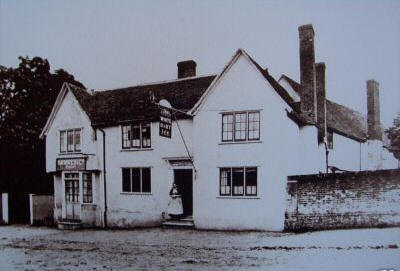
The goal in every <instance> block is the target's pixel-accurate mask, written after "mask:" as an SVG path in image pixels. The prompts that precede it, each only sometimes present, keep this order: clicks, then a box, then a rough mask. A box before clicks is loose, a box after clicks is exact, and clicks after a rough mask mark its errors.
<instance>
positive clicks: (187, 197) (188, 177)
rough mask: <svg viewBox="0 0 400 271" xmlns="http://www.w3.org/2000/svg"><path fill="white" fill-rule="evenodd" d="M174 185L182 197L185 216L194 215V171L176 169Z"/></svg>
mask: <svg viewBox="0 0 400 271" xmlns="http://www.w3.org/2000/svg"><path fill="white" fill-rule="evenodd" d="M174 183H175V184H176V186H177V188H178V192H179V193H180V194H181V196H182V205H183V215H184V216H192V215H193V173H192V169H175V170H174Z"/></svg>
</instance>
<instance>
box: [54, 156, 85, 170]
mask: <svg viewBox="0 0 400 271" xmlns="http://www.w3.org/2000/svg"><path fill="white" fill-rule="evenodd" d="M56 169H57V171H62V170H86V160H85V158H63V159H57V161H56Z"/></svg>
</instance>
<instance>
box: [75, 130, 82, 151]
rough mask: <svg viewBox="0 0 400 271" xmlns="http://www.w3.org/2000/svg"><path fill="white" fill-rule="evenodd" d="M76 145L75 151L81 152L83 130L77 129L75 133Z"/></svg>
mask: <svg viewBox="0 0 400 271" xmlns="http://www.w3.org/2000/svg"><path fill="white" fill-rule="evenodd" d="M74 144H75V151H80V150H81V130H80V129H77V130H75V131H74Z"/></svg>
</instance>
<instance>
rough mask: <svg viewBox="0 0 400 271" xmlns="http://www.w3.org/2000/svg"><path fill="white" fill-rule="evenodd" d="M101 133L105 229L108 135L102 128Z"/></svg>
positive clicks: (105, 222)
mask: <svg viewBox="0 0 400 271" xmlns="http://www.w3.org/2000/svg"><path fill="white" fill-rule="evenodd" d="M99 131H100V132H101V133H102V134H103V174H104V228H106V229H107V228H108V225H107V171H106V133H105V132H104V130H103V129H102V128H99Z"/></svg>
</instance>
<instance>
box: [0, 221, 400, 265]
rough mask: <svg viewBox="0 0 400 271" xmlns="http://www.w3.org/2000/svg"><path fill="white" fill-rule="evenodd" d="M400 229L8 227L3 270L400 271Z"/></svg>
mask: <svg viewBox="0 0 400 271" xmlns="http://www.w3.org/2000/svg"><path fill="white" fill-rule="evenodd" d="M399 247H400V228H389V229H358V230H340V231H324V232H313V233H304V234H289V233H261V232H241V233H238V232H210V231H195V230H166V229H165V230H164V229H160V228H154V229H140V230H118V231H113V230H109V231H104V230H82V231H59V230H56V229H48V228H36V227H35V228H32V227H28V226H2V227H0V249H1V252H0V270H380V269H385V268H386V269H390V268H392V269H394V270H400V249H399Z"/></svg>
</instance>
